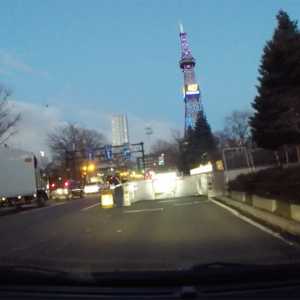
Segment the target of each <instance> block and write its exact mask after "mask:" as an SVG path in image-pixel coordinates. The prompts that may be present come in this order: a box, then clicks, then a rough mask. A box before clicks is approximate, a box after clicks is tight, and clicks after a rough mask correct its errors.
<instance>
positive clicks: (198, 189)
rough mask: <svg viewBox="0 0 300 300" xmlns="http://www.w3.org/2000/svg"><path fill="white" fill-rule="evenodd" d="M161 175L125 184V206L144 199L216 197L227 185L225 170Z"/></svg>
mask: <svg viewBox="0 0 300 300" xmlns="http://www.w3.org/2000/svg"><path fill="white" fill-rule="evenodd" d="M168 174H170V175H169V177H168ZM159 175H161V176H157V177H156V178H154V179H152V180H138V181H132V182H128V183H127V184H126V185H125V186H127V188H126V189H125V188H124V206H128V205H130V204H132V203H134V202H137V201H143V200H159V199H166V198H180V197H190V196H195V195H204V196H206V195H208V193H209V196H210V197H214V196H216V195H221V194H222V190H223V189H224V186H225V184H224V175H223V172H209V173H204V174H198V175H188V176H176V174H175V176H174V173H165V174H159ZM125 186H124V187H125ZM127 189H128V190H127ZM129 203H130V204H129Z"/></svg>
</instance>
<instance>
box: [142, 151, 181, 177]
mask: <svg viewBox="0 0 300 300" xmlns="http://www.w3.org/2000/svg"><path fill="white" fill-rule="evenodd" d="M144 159H145V169H144V168H143V158H142V157H137V159H136V163H137V172H139V173H140V172H142V171H143V170H144V171H145V172H146V173H147V172H150V171H154V172H155V173H162V172H169V171H176V170H177V167H176V163H177V161H178V154H177V153H175V154H174V153H170V152H168V153H166V152H165V153H161V154H159V155H158V154H146V155H145V156H144Z"/></svg>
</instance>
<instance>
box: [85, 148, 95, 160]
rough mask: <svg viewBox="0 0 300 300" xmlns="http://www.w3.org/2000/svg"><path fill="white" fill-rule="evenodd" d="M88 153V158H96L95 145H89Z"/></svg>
mask: <svg viewBox="0 0 300 300" xmlns="http://www.w3.org/2000/svg"><path fill="white" fill-rule="evenodd" d="M86 155H87V159H88V160H94V158H95V154H94V148H93V147H88V148H87V149H86Z"/></svg>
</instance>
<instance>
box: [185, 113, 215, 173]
mask: <svg viewBox="0 0 300 300" xmlns="http://www.w3.org/2000/svg"><path fill="white" fill-rule="evenodd" d="M215 158H216V143H215V138H214V136H213V134H212V132H211V128H210V125H209V124H208V123H207V120H206V117H205V115H204V114H203V113H200V114H199V116H198V118H197V122H196V126H195V129H189V131H188V134H187V162H188V165H189V168H190V169H191V168H195V167H198V166H199V165H200V164H203V165H204V164H207V163H208V162H212V163H213V162H214V161H215Z"/></svg>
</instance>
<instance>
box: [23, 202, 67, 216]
mask: <svg viewBox="0 0 300 300" xmlns="http://www.w3.org/2000/svg"><path fill="white" fill-rule="evenodd" d="M62 204H66V203H65V202H64V203H58V204H54V205H50V206H46V207H41V208H37V209H32V210H27V211H22V212H20V214H28V213H31V212H35V211H40V210H42V209H46V208H51V207H55V206H58V205H62Z"/></svg>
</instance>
